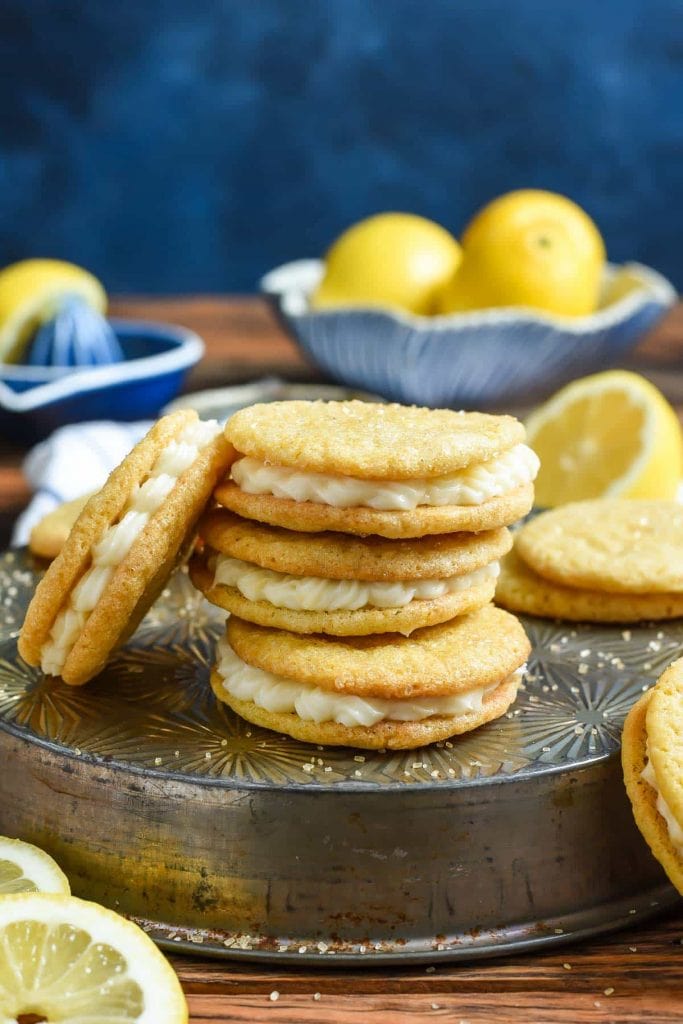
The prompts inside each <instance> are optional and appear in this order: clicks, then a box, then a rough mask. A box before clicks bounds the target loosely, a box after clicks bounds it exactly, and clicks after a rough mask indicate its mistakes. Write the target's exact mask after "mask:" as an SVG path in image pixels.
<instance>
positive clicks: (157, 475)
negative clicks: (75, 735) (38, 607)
mask: <svg viewBox="0 0 683 1024" xmlns="http://www.w3.org/2000/svg"><path fill="white" fill-rule="evenodd" d="M221 429H222V428H221V426H220V424H218V423H217V422H216V420H209V421H208V422H205V423H203V422H201V420H200V421H197V422H194V423H191V424H189V425H188V426H187V427H185V429H184V430H183V431H182V433H181V434H180V435H179V437H178V438H177V439H176V440H174V441H171V442H170V443H169V444H168V445H167V446H166V448H165V449H164V451H163V452H162V453H161V454H160V455H159V457H158V458H157V460H156V462H155V463H154V465H153V467H152V469H151V471H150V474H149V476H148V478H147V479H146V480H145V482H144V483H143V484H142V485H140V486H139V487H137V488H136V489H135V491H134V492H133V494H132V495H131V497H130V500H129V502H128V504H127V505H126V508H125V509H124V512H123V515H122V516H121V519H120V521H119V522H118V523H114V524H113V525H112V526H110V527H109V529H108V530H107V531H106V533H105V534H104V535H103V536H102V538H101V539H100V540H99V541H98V543H97V544H95V545H94V547H93V549H92V565H91V567H90V568H89V569H88V570H87V572H86V573H85V574H84V576H83V577H82V578H81V579H80V580H79V582H78V584H77V585H76V586H75V587H74V589H73V590H72V592H71V594H70V595H69V600H68V603H67V604H66V605H65V607H64V608H63V609H62V610H61V611H60V612H59V614H58V615H57V618H56V619H55V621H54V624H53V626H52V629H51V630H50V638H49V640H47V641H46V643H45V644H44V645H43V649H42V651H41V657H40V667H41V668H42V670H43V672H45V674H46V675H53V676H58V675H60V674H61V671H62V669H63V668H64V662H65V661H66V659H67V658H68V656H69V654H70V652H71V649H72V647H73V646H74V644H75V642H76V640H77V639H78V636H79V634H80V633H81V631H82V630H83V628H84V626H85V624H86V622H87V621H88V617H89V615H90V613H91V611H92V610H93V608H94V607H95V605H96V604H97V603H98V601H99V600H100V598H101V597H102V594H103V593H104V590H105V588H106V586H107V584H108V583H109V581H110V579H111V578H112V576H113V575H114V572H115V571H116V568H117V567H118V566H119V565H120V564H121V562H122V561H123V559H124V558H125V557H126V555H127V554H128V552H129V551H130V549H131V548H132V546H133V544H134V543H135V540H136V538H137V537H138V535H139V534H140V533H141V531H142V530H144V528H145V527H146V526H147V523H148V522H149V521H150V519H151V518H152V516H153V515H154V513H155V512H156V511H157V510H158V509H159V508H160V506H161V505H162V504H163V502H164V500H165V499H166V497H167V496H168V495H169V494H170V492H171V491H172V490H173V488H174V487H175V484H176V482H177V480H178V477H180V476H181V475H182V474H183V473H184V472H185V470H186V469H188V468H189V467H190V466H191V465H192V463H193V462H194V461H195V459H196V458H197V456H198V455H199V452H200V451H201V450H202V449H203V448H205V447H206V445H207V444H210V443H211V441H213V440H214V438H215V437H216V436H217V435H218V434H219V433H220V432H221Z"/></svg>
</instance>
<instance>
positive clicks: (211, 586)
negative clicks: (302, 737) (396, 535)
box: [190, 509, 512, 636]
mask: <svg viewBox="0 0 683 1024" xmlns="http://www.w3.org/2000/svg"><path fill="white" fill-rule="evenodd" d="M198 530H199V535H200V537H201V539H202V541H203V550H202V552H201V553H197V554H195V556H194V557H193V559H192V561H191V562H190V575H191V578H192V580H193V582H194V584H195V585H196V586H197V587H198V588H199V589H200V590H201V591H202V592H203V593H204V594H205V596H206V597H207V598H208V599H209V600H210V601H211V602H213V603H214V604H216V605H218V606H219V607H222V608H225V609H226V611H229V612H231V613H233V614H235V615H237V616H239V617H240V618H242V619H246V620H248V621H249V622H255V623H258V624H259V625H262V626H274V627H277V628H279V629H288V630H291V631H293V632H296V633H326V634H330V635H336V636H362V635H366V634H368V633H388V632H393V633H403V634H409V633H411V632H412V631H413V630H415V629H417V628H420V627H422V626H428V625H433V624H435V623H438V622H446V621H447V620H449V619H452V618H454V617H455V616H457V615H462V614H464V613H465V612H469V611H473V610H474V609H476V608H480V607H482V606H483V605H485V604H487V603H488V602H489V601H490V600H491V599H492V598H493V593H494V590H495V585H496V578H497V576H498V571H499V561H498V560H499V559H500V558H501V556H502V555H504V554H505V553H506V552H507V551H509V549H510V546H511V543H512V540H511V535H510V533H509V531H508V530H506V529H505V528H500V529H498V530H491V531H488V532H486V533H479V534H472V533H461V534H455V533H454V534H446V535H437V536H432V537H424V538H421V539H419V540H388V539H386V538H384V537H372V536H371V537H353V536H350V535H348V534H339V533H329V532H328V533H314V534H304V533H298V532H295V531H292V530H284V529H282V528H280V527H276V526H269V525H266V524H263V523H258V522H255V521H253V520H247V519H242V518H241V517H240V516H237V515H235V514H234V513H231V512H227V511H226V510H225V509H214V510H212V511H210V512H208V513H207V514H206V515H205V516H204V517H203V518H202V520H201V521H200V523H199V526H198Z"/></svg>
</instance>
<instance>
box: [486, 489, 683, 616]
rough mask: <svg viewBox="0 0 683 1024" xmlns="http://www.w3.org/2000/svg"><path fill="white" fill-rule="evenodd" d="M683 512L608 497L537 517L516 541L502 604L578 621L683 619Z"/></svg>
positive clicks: (671, 505) (500, 593)
mask: <svg viewBox="0 0 683 1024" xmlns="http://www.w3.org/2000/svg"><path fill="white" fill-rule="evenodd" d="M682 552H683V508H682V507H681V506H680V505H679V504H678V503H676V502H673V501H636V500H632V499H620V498H603V499H596V500H593V501H580V502H573V503H571V504H569V505H563V506H560V507H559V508H556V509H553V510H551V511H549V512H544V513H543V514H542V515H540V516H537V517H536V518H535V519H533V520H532V521H531V522H530V523H527V524H526V525H525V526H523V527H522V528H521V529H520V530H519V531H518V532H517V534H516V537H515V547H514V551H513V552H512V553H511V554H510V555H508V557H507V558H506V559H505V560H504V562H503V566H502V572H501V575H500V580H499V582H498V587H497V590H496V600H497V601H498V603H499V604H502V605H503V606H504V607H506V608H509V609H511V610H512V611H521V612H527V613H529V614H532V615H541V616H544V615H545V616H550V617H552V618H564V619H571V620H574V621H593V622H639V621H643V620H657V619H671V618H678V617H679V616H681V615H683V554H682Z"/></svg>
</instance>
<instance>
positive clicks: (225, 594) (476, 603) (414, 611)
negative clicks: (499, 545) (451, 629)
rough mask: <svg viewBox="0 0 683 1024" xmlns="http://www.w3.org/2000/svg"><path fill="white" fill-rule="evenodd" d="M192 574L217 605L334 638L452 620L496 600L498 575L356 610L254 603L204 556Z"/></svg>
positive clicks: (262, 620) (399, 630)
mask: <svg viewBox="0 0 683 1024" xmlns="http://www.w3.org/2000/svg"><path fill="white" fill-rule="evenodd" d="M190 578H191V579H192V582H193V583H194V585H195V586H196V587H197V589H198V590H201V591H202V593H203V594H204V596H205V597H206V598H207V599H208V600H209V601H211V603H212V604H215V605H218V607H219V608H224V609H225V610H226V611H228V612H231V613H232V614H233V615H237V616H239V617H240V618H241V619H246V620H247V621H248V622H255V623H257V624H258V625H261V626H273V627H275V628H277V629H288V630H290V631H292V632H294V633H326V634H328V635H330V636H366V635H367V634H369V633H402V634H404V635H406V636H408V635H409V634H410V633H412V632H413V631H414V630H416V629H419V628H421V627H423V626H431V625H434V624H436V623H438V622H447V621H448V620H449V619H452V618H454V617H455V616H456V615H463V614H465V613H466V612H470V611H474V610H475V609H477V608H482V607H483V606H484V605H485V604H488V603H489V602H490V601H491V600H493V595H494V593H495V589H496V581H495V579H489V580H486V581H484V582H483V583H479V584H477V585H474V586H471V587H468V588H467V589H466V590H461V591H455V592H453V593H449V594H444V595H443V596H442V597H437V598H433V599H421V600H413V601H410V602H409V603H408V604H405V605H403V606H401V607H397V608H376V607H372V606H366V607H364V608H357V609H336V610H331V611H314V610H308V609H298V608H281V607H278V606H277V605H274V604H271V603H270V602H269V601H265V600H259V601H252V600H249V599H248V598H246V597H244V596H243V594H241V593H240V591H239V590H238V589H237V588H236V587H230V586H225V585H222V584H215V583H214V578H213V572H211V570H210V569H208V568H207V565H206V561H205V559H204V558H202V557H199V556H195V557H194V558H192V559H191V561H190Z"/></svg>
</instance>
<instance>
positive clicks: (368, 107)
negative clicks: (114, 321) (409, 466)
mask: <svg viewBox="0 0 683 1024" xmlns="http://www.w3.org/2000/svg"><path fill="white" fill-rule="evenodd" d="M682 18H683V15H682V5H681V3H680V0H603V2H602V3H597V2H596V0H573V2H571V3H570V2H567V0H478V2H475V0H472V2H464V0H462V2H457V0H243V2H237V0H222V2H221V0H216V2H213V3H212V2H209V0H193V2H187V0H87V2H85V0H82V2H70V0H59V2H57V0H2V2H1V3H0V67H2V69H3V74H2V81H3V87H2V90H1V91H0V262H7V261H9V260H12V259H15V258H18V257H22V256H26V255H29V254H49V255H57V256H63V257H66V258H70V259H73V260H76V261H78V262H81V263H84V264H86V265H88V266H89V267H91V268H92V269H93V270H94V271H95V272H97V273H98V274H100V275H101V276H102V277H103V278H104V280H105V282H106V284H107V285H108V286H109V288H110V289H112V290H127V291H197V290H205V291H208V290H236V289H243V290H249V289H251V288H253V287H254V286H255V284H256V281H257V279H258V277H259V275H261V274H262V273H263V272H264V271H265V270H266V269H268V268H269V267H271V266H273V265H274V264H276V263H278V262H281V261H284V260H287V259H291V258H294V257H298V256H306V255H315V254H317V253H319V252H320V251H321V250H322V249H323V248H324V247H325V246H326V245H327V244H328V243H329V242H330V241H331V240H332V238H333V237H334V236H335V235H336V234H337V233H338V232H339V231H340V230H341V229H342V228H343V227H345V226H346V225H347V224H348V223H350V222H351V221H353V220H356V219H358V218H360V217H362V216H364V215H366V214H368V213H371V212H373V211H376V210H380V209H392V208H393V209H403V210H414V211H416V212H419V213H422V214H425V215H426V216H428V217H433V218H435V219H437V220H440V221H441V222H442V223H444V224H445V225H447V226H448V227H450V228H451V229H452V230H454V231H456V232H457V231H459V230H460V228H461V227H462V226H463V224H464V222H465V221H466V219H467V217H468V216H469V215H470V214H471V213H472V212H473V211H474V210H475V209H476V208H477V207H478V206H479V205H480V204H482V203H483V202H485V201H486V200H487V199H488V198H490V197H492V196H494V195H496V194H498V193H500V192H503V191H505V190H507V189H509V188H513V187H518V186H528V185H531V186H543V187H548V188H553V189H557V190H559V191H562V192H566V193H567V194H569V195H571V196H573V197H574V198H575V199H576V200H578V201H579V202H580V203H582V204H583V205H584V206H585V207H586V208H587V209H588V211H589V212H590V213H591V214H592V215H593V216H594V217H595V218H596V219H597V221H598V223H599V225H600V226H601V228H602V230H603V233H604V234H605V236H606V239H607V244H608V249H609V253H610V256H611V257H612V258H613V259H615V260H623V259H629V258H633V259H639V260H643V261H645V262H649V263H651V264H653V265H654V266H656V267H658V268H660V269H661V270H663V271H664V272H665V273H667V274H668V275H670V276H671V277H672V278H673V279H674V281H675V282H676V283H677V284H678V285H679V286H680V285H683V270H682V268H681V259H680V244H681V236H682V234H683V231H682V228H683V163H682V154H683V75H682V71H683V36H682V34H681V20H682Z"/></svg>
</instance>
